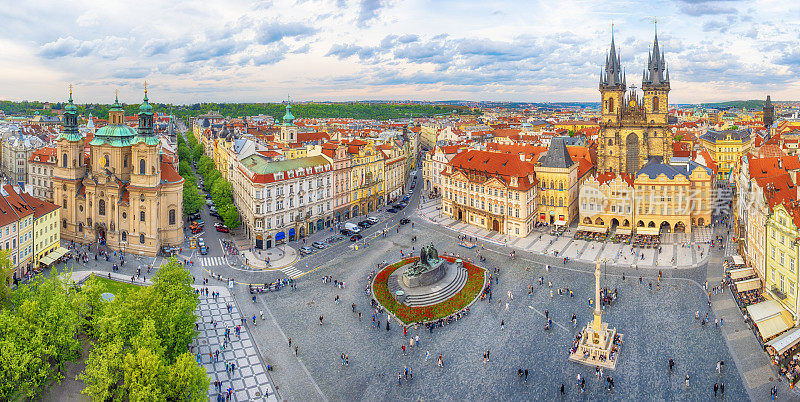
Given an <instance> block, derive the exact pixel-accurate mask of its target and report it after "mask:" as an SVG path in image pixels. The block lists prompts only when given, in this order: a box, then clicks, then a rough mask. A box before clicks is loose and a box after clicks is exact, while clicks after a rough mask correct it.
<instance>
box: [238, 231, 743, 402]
mask: <svg viewBox="0 0 800 402" xmlns="http://www.w3.org/2000/svg"><path fill="white" fill-rule="evenodd" d="M420 226H421V225H418V226H417V229H416V230H414V231H413V233H414V234H415V235H417V237H418V241H417V242H416V243H413V244H412V243H410V242H409V241H408V240H407V238H408V237H410V236H409V235H408V234H409V233H410V232H409V230H410V229H403V230H404V231H405V233H406V235H403V232H402V231H401V235H400V236H394V237H389V238H386V239H382V238H378V239H376V240H375V241H374V242H373V243H372V245H371V246H370V247H369V248H366V249H364V248H360V249H359V251H354V250H350V251H348V252H347V253H346V254H344V255H341V256H339V257H338V258H336V259H334V260H333V261H330V262H329V263H328V264H325V265H323V266H322V267H321V268H320V269H319V270H317V271H315V273H314V275H313V276H312V277H309V276H306V277H304V278H303V281H301V282H300V283H299V285H298V290H296V291H281V292H277V293H269V294H266V295H262V296H259V303H258V304H257V305H251V304H250V303H245V304H243V305H242V307H243V308H244V309H245V312H246V313H247V314H251V313H250V312H249V311H250V310H255V309H259V308H266V309H268V310H269V314H270V315H271V316H274V320H271V321H272V327H274V328H270V326H269V325H265V326H259V327H257V328H255V329H254V333H255V337H256V339H258V340H259V344H262V343H264V344H267V346H266V347H267V348H269V351H268V352H265V353H266V354H267V355H268V356H270V359H276V360H281V361H282V362H283V363H282V364H281V367H285V370H282V369H276V371H275V372H273V379H274V380H275V382H276V383H277V384H280V385H281V388H280V390H279V391H280V392H281V397H282V398H286V399H289V400H321V399H329V400H375V399H381V400H384V399H399V400H415V399H426V398H427V399H432V398H436V399H447V400H452V399H470V398H472V399H475V398H482V397H485V396H487V395H491V396H492V397H493V398H494V399H498V400H519V399H542V398H554V397H557V396H558V392H559V388H560V385H561V383H564V384H565V389H566V392H567V395H568V397H569V398H573V399H578V398H580V399H587V400H596V399H598V398H603V399H606V398H607V399H620V400H621V399H626V400H652V399H663V400H674V399H680V400H701V399H711V398H713V389H712V386H713V384H714V383H715V382H718V383H724V384H725V395H726V397H727V398H731V399H732V400H742V399H746V398H747V393H746V391H745V388H744V386H743V383H742V378H741V377H740V375H739V373H738V371H737V370H736V367H735V364H734V362H733V359H732V358H731V356H730V354H729V352H728V349H727V347H726V345H725V341H724V338H723V337H721V336H720V329H719V328H715V327H714V324H713V322H714V321H713V320H714V318H713V314H710V315H709V317H710V319H711V324H710V325H706V326H700V325H699V324H698V321H696V320H695V319H694V312H695V311H701V312H703V313H705V312H706V311H708V306H707V304H706V301H705V298H704V296H703V293H704V292H703V290H702V288H701V286H700V285H699V282H702V278H701V277H702V275H700V274H697V273H692V272H689V271H686V272H684V271H675V272H674V275H672V272H670V274H667V275H666V279H664V280H663V281H662V283H661V285H660V290H656V287H657V282H656V281H655V279H654V276H655V275H654V274H655V272H657V271H653V270H647V271H637V270H636V269H635V268H631V269H628V270H625V271H622V270H620V269H617V268H609V269H608V272H607V273H604V275H603V277H602V278H601V280H602V281H603V285H604V286H607V287H609V288H610V289H612V290H613V289H615V288H616V289H618V291H619V300H618V301H617V302H616V304H614V305H613V306H611V307H609V308H607V310H606V314H605V315H604V320H607V321H608V322H610V323H611V325H612V326H615V327H616V328H617V330H618V331H620V332H622V333H624V334H625V344H624V346H623V350H622V353H621V356H620V360H619V363H618V365H617V370H616V371H614V372H612V373H604V374H611V375H612V376H613V378H614V382H615V385H616V388H615V389H614V390H613V391H606V390H605V389H604V386H605V383H606V382H605V380H604V379H603V380H598V379H596V378H595V375H594V369H593V368H590V367H584V366H580V365H576V364H575V363H571V362H569V361H568V360H567V357H568V349H569V347H570V345H571V343H572V340H573V337H574V335H575V333H576V332H577V331H578V330H579V329H580V327H581V326H582V325H585V323H586V322H587V321H588V320H589V319H590V318H591V308H590V307H589V303H588V301H589V298H590V297H592V292H593V286H594V285H593V283H594V281H593V276H592V274H591V267H589V266H588V264H568V265H567V266H563V265H562V266H554V267H553V268H552V269H551V270H550V271H549V272H548V271H547V270H546V269H545V268H544V265H543V264H541V263H538V262H532V261H529V260H526V258H535V257H534V256H532V255H527V254H525V255H521V256H519V257H518V258H517V259H516V260H514V261H508V259H507V257H506V256H505V254H503V255H501V254H499V253H493V252H488V251H486V252H485V255H486V257H487V258H488V261H487V263H486V265H487V266H489V267H491V266H495V265H497V266H500V267H501V275H500V281H499V283H497V284H495V285H494V286H495V290H494V295H493V299H492V301H491V302H489V301H479V302H477V303H476V304H475V305H474V306H473V308H472V310H471V312H470V313H469V314H468V315H467V316H465V317H464V318H462V319H461V320H460V321H458V322H456V323H454V324H451V325H448V326H445V327H443V328H439V329H435V330H434V331H433V333H429V332H428V331H427V330H425V329H422V328H418V329H414V328H411V329H409V332H408V334H407V335H405V336H403V330H402V328H401V327H399V326H398V325H396V323H392V327H391V330H390V331H388V332H387V331H386V330H385V324H384V325H382V328H381V329H374V328H373V327H372V325H371V322H372V321H371V318H370V315H371V310H370V308H368V306H369V298H368V297H367V296H366V295H365V293H364V286H365V285H366V283H367V276H368V274H369V272H370V270H371V269H372V268H373V267H375V265H376V264H377V263H378V262H379V261H383V260H385V259H389V260H394V259H397V258H399V257H400V254H399V250H400V249H401V248H402V249H403V250H404V251H410V250H411V248H412V247H414V249H415V250H416V251H418V250H419V249H418V247H417V246H418V245H419V244H427V243H430V242H433V243H434V245H435V246H436V247H437V249H438V250H440V252H445V251H448V252H458V253H461V254H462V255H464V256H467V255H468V253H474V252H473V251H466V249H463V248H458V247H457V246H455V239H454V238H453V237H451V236H449V235H442V234H441V233H440V232H428V233H426V232H425V231H423V230H420V229H421V228H420ZM523 254H524V253H523ZM529 267H530V268H531V269H530V270H528V269H527V268H529ZM623 272H624V273H625V275H626V279H625V280H624V281H623V280H622V273H623ZM642 273H643V274H644V276H645V277H644V278H643V280H642V282H643V283H642V284H639V275H640V274H642ZM322 275H332V276H333V278H334V279H337V280H342V281H345V283H346V284H347V285H346V287H345V288H344V289H340V288H337V287H334V286H333V284H322V282H321V276H322ZM540 276H543V277H544V285H539V283H538V277H540ZM550 281H552V283H553V289H554V296H553V297H552V298H551V297H550V292H549V290H550V288H549V287H548V285H547V284H548V282H550ZM651 281H652V282H653V290H652V291H651V290H650V288H649V283H650V282H651ZM529 284H533V289H534V292H533V295H532V297H531V299H530V300H529V299H528V296H527V286H528V285H529ZM565 287H566V288H570V289H572V290H573V292H574V297H573V298H570V297H569V296H566V295H562V296H558V295H557V289H558V288H565ZM237 291H238V292H240V293H238V294H237V297H238V298H239V299H240V300H242V299H243V297H247V295H246V294H244V292H241V291H240V290H237ZM508 291H511V292H512V294H513V300H511V301H509V300H507V299H508V297H507V292H508ZM337 295H338V296H340V298H341V303H340V304H338V305H337V304H336V303H335V302H334V299H335V297H336V296H337ZM506 302H508V303H509V307H508V310H506ZM352 303H355V304H356V309H357V311H361V312H362V319H361V321H359V319H358V316H357V314H356V313H353V311H352ZM573 313H575V314H576V315H577V317H578V328H577V329H574V328H573V327H572V323H571V322H570V318H571V315H572V314H573ZM544 314H548V315H549V316H550V317H552V319H553V322H554V328H553V329H552V330H550V331H545V330H544V329H543V328H544V324H545V318H544ZM320 315H321V316H323V317H324V325H322V326H320V325H319V324H318V322H319V316H320ZM381 318H382V319H381V321H382V324H383V323H385V315H384V316H383V317H381ZM501 322H502V323H503V326H502V327H501ZM276 335H277V336H281V338H279V339H275V336H276ZM416 335H419V337H420V345H419V346H416V347H414V348H413V349H412V348H410V347H409V346H408V345H409V343H408V338H409V337H411V336H416ZM288 337H291V338H292V340H293V344H294V345H298V346H299V348H300V351H301V352H300V354H299V358H295V357H294V356H293V351H292V349H290V348H289V347H288V346H287V343H286V341H287V338H288ZM403 344H405V345H406V353H405V355H404V354H403V352H402V348H401V346H402V345H403ZM426 350H427V351H429V352H430V355H431V358H430V359H429V360H426V359H425V354H426ZM486 350H489V351H490V361H489V362H487V363H485V364H484V363H483V358H482V356H483V353H484V352H485V351H486ZM342 353H346V354H348V355H349V363H350V364H349V365H348V366H342V365H341V360H340V356H341V354H342ZM440 353H441V354H442V355H443V358H444V367H443V368H439V367H437V364H436V360H437V357H438V356H439V354H440ZM670 357H672V358H673V359H674V360H675V362H676V363H677V365H676V369H675V372H674V373H673V374H672V375H670V374H669V370H668V369H667V361H668V359H669V358H670ZM293 359H294V360H293ZM720 360H723V361H725V362H726V365H725V367H727V370H725V371H724V372H723V373H722V374H717V372H716V370H715V365H716V362H717V361H720ZM297 364H302V370H299V369H298V370H293V369H292V368H291V367H289V366H292V365H297ZM406 366H408V367H410V368H412V370H413V380H407V379H406V378H405V375H403V376H402V379H401V382H402V385H398V378H397V376H398V372H401V371H404V368H405V367H406ZM520 368H522V369H528V370H529V374H530V376H529V379H528V382H527V384H526V383H524V382H523V380H522V379H520V378H519V377H518V376H517V370H518V369H520ZM304 372H305V373H307V374H308V375H304V374H303V373H304ZM687 373H688V374H689V375H690V386H689V387H688V388H687V387H686V386H685V384H684V379H685V375H686V374H687ZM578 374H581V375H582V376H583V377H584V378H585V379H586V381H587V387H586V390H585V393H584V394H582V395H581V394H580V391H579V389H578V387H577V386H576V376H577V375H578Z"/></svg>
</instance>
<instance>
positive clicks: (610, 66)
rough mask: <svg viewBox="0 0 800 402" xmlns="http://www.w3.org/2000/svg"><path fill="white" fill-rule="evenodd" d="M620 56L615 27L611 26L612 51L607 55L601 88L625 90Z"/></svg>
mask: <svg viewBox="0 0 800 402" xmlns="http://www.w3.org/2000/svg"><path fill="white" fill-rule="evenodd" d="M620 64H621V62H620V56H619V53H618V52H617V46H616V44H615V43H614V25H613V24H612V25H611V49H610V50H609V51H608V55H606V65H605V68H604V73H605V74H604V75H603V77H602V79H601V81H600V86H601V87H604V88H614V87H616V88H621V89H623V90H624V89H625V87H624V83H623V77H622V69H621V67H620Z"/></svg>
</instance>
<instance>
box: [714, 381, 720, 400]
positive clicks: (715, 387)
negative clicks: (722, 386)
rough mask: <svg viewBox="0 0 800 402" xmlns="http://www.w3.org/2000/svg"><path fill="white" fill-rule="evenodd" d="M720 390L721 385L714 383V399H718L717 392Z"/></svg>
mask: <svg viewBox="0 0 800 402" xmlns="http://www.w3.org/2000/svg"><path fill="white" fill-rule="evenodd" d="M718 390H719V384H717V383H714V398H716V397H717V391H718Z"/></svg>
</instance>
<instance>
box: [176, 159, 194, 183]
mask: <svg viewBox="0 0 800 402" xmlns="http://www.w3.org/2000/svg"><path fill="white" fill-rule="evenodd" d="M178 174H179V175H181V177H183V178H184V179H185V178H187V177H194V172H193V171H192V167H191V166H189V162H187V161H186V160H181V163H180V164H178Z"/></svg>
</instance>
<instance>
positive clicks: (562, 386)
mask: <svg viewBox="0 0 800 402" xmlns="http://www.w3.org/2000/svg"><path fill="white" fill-rule="evenodd" d="M564 395H566V392H565V391H564V383H561V396H564Z"/></svg>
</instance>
